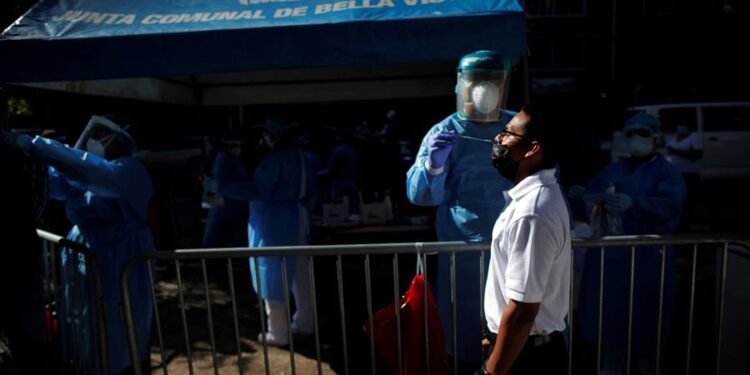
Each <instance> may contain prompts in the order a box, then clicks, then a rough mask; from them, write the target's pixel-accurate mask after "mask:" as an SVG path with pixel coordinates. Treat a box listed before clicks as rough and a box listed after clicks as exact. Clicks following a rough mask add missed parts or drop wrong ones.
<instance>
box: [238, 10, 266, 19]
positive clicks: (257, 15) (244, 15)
mask: <svg viewBox="0 0 750 375" xmlns="http://www.w3.org/2000/svg"><path fill="white" fill-rule="evenodd" d="M265 18H266V16H265V15H264V14H263V10H262V9H257V10H253V11H250V10H243V11H242V12H240V15H239V16H238V17H237V19H241V20H262V19H265Z"/></svg>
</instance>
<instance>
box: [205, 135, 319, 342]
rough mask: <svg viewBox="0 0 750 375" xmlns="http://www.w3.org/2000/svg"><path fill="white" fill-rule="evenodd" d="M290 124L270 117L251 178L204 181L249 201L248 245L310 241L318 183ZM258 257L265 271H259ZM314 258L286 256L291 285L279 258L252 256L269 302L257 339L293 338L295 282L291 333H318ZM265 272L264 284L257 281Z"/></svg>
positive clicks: (261, 290) (261, 289)
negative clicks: (289, 300) (288, 303)
mask: <svg viewBox="0 0 750 375" xmlns="http://www.w3.org/2000/svg"><path fill="white" fill-rule="evenodd" d="M288 130H289V129H285V128H283V127H282V126H281V125H280V124H278V123H276V122H272V121H268V122H267V123H266V124H265V125H264V134H263V140H262V142H264V143H265V145H266V146H267V147H268V149H269V150H270V151H269V153H268V154H267V155H266V156H265V157H264V158H263V160H262V161H261V162H260V164H259V165H258V167H257V168H256V169H255V172H254V174H253V177H252V179H251V180H250V181H249V182H234V181H218V180H214V179H207V180H205V181H204V184H203V186H204V189H205V190H206V191H210V192H215V193H218V194H220V195H222V196H223V197H224V198H230V199H237V200H244V201H250V218H249V222H248V242H249V247H268V246H294V245H304V244H307V243H308V237H309V233H310V208H311V205H312V204H313V203H314V201H315V196H316V194H318V191H319V188H318V183H317V176H316V174H315V173H314V168H313V166H312V165H311V164H310V162H309V159H308V158H306V157H305V155H304V153H303V151H302V150H301V149H299V148H298V147H296V146H295V145H294V143H293V139H294V138H293V137H290V136H289V135H290V134H288ZM256 260H257V262H258V268H259V270H260V275H257V274H256V263H255V262H256ZM309 261H310V260H309V257H287V263H286V264H287V270H288V283H289V284H288V285H286V286H285V285H284V283H283V281H282V271H281V258H280V257H257V258H251V259H250V271H251V277H252V283H253V287H254V288H255V290H256V292H258V293H260V294H261V296H262V298H263V300H264V304H265V311H266V315H267V323H268V325H267V327H268V332H267V334H266V335H265V336H263V335H262V334H261V335H260V337H259V338H258V340H259V341H264V340H265V342H267V343H269V344H271V345H278V346H284V345H287V344H288V343H289V337H290V336H291V335H290V330H289V327H288V326H287V323H286V307H285V304H284V288H289V287H290V286H291V291H292V293H293V295H294V302H295V306H296V307H297V309H296V312H295V313H294V315H293V318H292V326H291V332H292V333H299V334H310V333H312V332H313V329H314V326H313V312H312V303H311V298H310V287H309V280H310V279H309V272H308V270H309V268H308V262H309ZM257 276H259V277H260V282H261V285H258V283H257Z"/></svg>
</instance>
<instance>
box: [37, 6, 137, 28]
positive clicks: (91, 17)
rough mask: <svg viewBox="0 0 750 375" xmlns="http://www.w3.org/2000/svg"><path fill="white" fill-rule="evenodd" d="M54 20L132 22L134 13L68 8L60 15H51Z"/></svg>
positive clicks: (96, 22) (110, 23)
mask: <svg viewBox="0 0 750 375" xmlns="http://www.w3.org/2000/svg"><path fill="white" fill-rule="evenodd" d="M52 19H53V20H54V21H68V22H81V23H93V24H97V25H98V24H102V23H104V24H107V25H112V24H118V25H119V24H132V23H133V22H134V21H135V15H134V14H122V13H99V12H91V11H82V10H69V11H66V12H65V13H63V15H62V16H58V17H53V18H52Z"/></svg>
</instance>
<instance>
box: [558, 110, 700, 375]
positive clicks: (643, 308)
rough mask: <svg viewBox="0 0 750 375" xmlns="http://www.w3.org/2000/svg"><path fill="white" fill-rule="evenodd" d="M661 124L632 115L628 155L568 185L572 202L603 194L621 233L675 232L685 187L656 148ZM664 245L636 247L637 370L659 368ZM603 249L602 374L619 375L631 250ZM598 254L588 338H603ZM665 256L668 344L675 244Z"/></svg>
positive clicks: (596, 254) (587, 308) (582, 323)
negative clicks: (581, 183) (586, 179)
mask: <svg viewBox="0 0 750 375" xmlns="http://www.w3.org/2000/svg"><path fill="white" fill-rule="evenodd" d="M658 129H659V122H658V120H657V119H656V118H655V117H653V116H651V115H647V114H644V113H639V114H636V115H635V116H633V117H631V118H630V119H629V120H627V122H626V124H625V127H624V129H623V132H624V135H625V138H626V145H627V148H628V151H629V154H630V156H629V157H627V158H625V159H623V160H620V161H617V162H615V163H613V164H610V165H609V166H607V167H605V168H604V169H603V170H602V171H601V172H600V173H599V174H598V175H596V176H595V177H594V178H593V179H591V180H590V181H589V182H588V183H587V184H586V186H585V187H584V186H578V185H574V186H571V188H570V189H569V193H568V195H569V197H570V198H571V202H572V203H574V204H580V203H581V202H582V201H583V200H584V199H589V200H590V199H591V198H590V197H592V196H593V197H595V198H596V197H597V196H598V197H599V198H597V199H600V200H601V201H602V202H603V203H604V204H605V207H606V210H607V211H609V212H611V213H612V214H615V215H619V218H620V219H619V220H618V221H619V222H621V223H622V228H621V230H620V231H621V234H624V235H638V234H662V235H665V234H672V233H674V232H675V231H676V230H677V226H678V224H679V222H680V214H681V212H682V208H683V204H684V201H685V198H686V196H687V189H686V186H685V182H684V181H683V178H682V175H681V173H680V170H679V169H678V168H677V167H676V166H674V164H672V163H670V162H669V161H668V160H667V159H666V158H665V157H664V156H663V155H662V154H660V153H657V152H656V150H655V144H656V137H655V136H656V134H657V132H658ZM607 231H609V229H608V230H607ZM607 231H603V233H604V234H607ZM660 250H661V248H660V247H653V246H651V247H648V246H641V247H638V248H637V250H636V257H635V286H634V296H633V301H634V306H633V327H632V329H633V331H632V332H633V336H632V345H633V347H632V350H633V351H632V355H633V358H634V359H635V360H636V363H637V364H638V367H639V371H640V372H639V373H640V374H654V373H660V371H661V370H658V371H657V370H656V368H655V366H656V363H655V359H656V341H657V340H656V339H657V331H658V330H657V322H658V312H659V290H660V271H661V261H662V255H661V251H660ZM604 254H605V255H604V269H605V271H604V272H605V273H604V294H603V295H604V301H603V319H604V321H603V322H602V338H603V341H604V342H603V343H602V344H603V346H602V355H603V369H602V371H604V373H610V374H612V373H615V374H616V373H620V372H621V371H624V369H625V358H626V350H627V328H628V326H627V324H628V310H627V309H628V298H629V294H628V292H629V288H630V285H629V284H630V282H629V280H630V248H610V249H607V250H605V251H604ZM600 257H601V251H599V250H598V249H589V250H588V251H587V252H586V257H585V266H584V270H583V276H582V282H581V297H580V301H579V312H578V314H577V319H578V320H579V323H578V325H577V327H578V329H579V330H580V331H579V332H580V334H581V336H582V337H583V339H584V340H586V341H588V342H590V343H596V342H597V340H598V325H597V324H598V315H599V312H598V302H599V301H598V296H599V276H600V275H599V274H600V268H599V265H600V259H601V258H600ZM665 257H666V258H665V259H664V261H665V274H664V282H665V284H664V296H663V317H662V323H663V325H662V327H663V328H662V329H663V330H662V332H661V334H662V336H661V337H662V341H661V342H662V343H665V342H666V341H667V340H666V337H667V336H668V333H669V329H670V327H669V322H670V320H671V316H672V314H673V312H674V305H675V298H676V297H675V287H676V259H675V254H674V249H673V248H671V247H667V248H666V252H665ZM662 350H663V348H662ZM663 354H664V353H662V355H663Z"/></svg>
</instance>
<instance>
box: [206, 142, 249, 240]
mask: <svg viewBox="0 0 750 375" xmlns="http://www.w3.org/2000/svg"><path fill="white" fill-rule="evenodd" d="M221 146H222V148H221V149H220V150H219V151H218V152H217V153H216V157H215V158H214V161H213V163H211V170H210V172H209V175H210V176H211V178H213V179H215V180H217V181H227V182H248V181H250V177H249V176H248V172H247V168H246V167H245V163H244V162H243V159H242V153H243V152H244V146H245V139H244V137H242V136H241V135H240V134H237V133H229V134H227V135H226V136H225V137H224V138H223V139H222V141H221ZM204 198H205V199H204V203H207V205H208V206H209V211H208V215H207V217H206V229H205V231H204V232H203V247H204V248H218V247H241V246H244V245H245V244H246V243H247V215H248V204H247V201H245V200H236V199H231V198H226V199H224V198H221V199H218V197H215V196H212V193H207V194H206V195H205V196H204Z"/></svg>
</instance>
